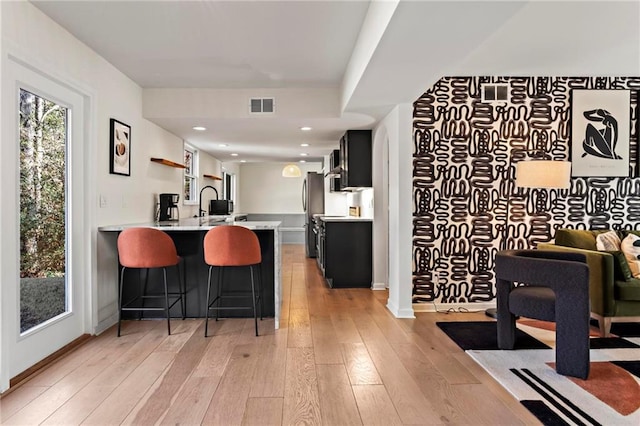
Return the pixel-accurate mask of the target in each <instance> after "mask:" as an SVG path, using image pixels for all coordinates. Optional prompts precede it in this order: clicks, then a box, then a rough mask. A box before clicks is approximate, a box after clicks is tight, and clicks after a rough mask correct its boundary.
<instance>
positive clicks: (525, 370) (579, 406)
mask: <svg viewBox="0 0 640 426" xmlns="http://www.w3.org/2000/svg"><path fill="white" fill-rule="evenodd" d="M518 328H519V329H520V330H521V331H523V332H525V333H527V334H530V335H532V336H534V337H535V338H536V339H538V340H540V341H542V342H544V343H546V344H548V345H549V346H551V347H553V346H554V343H555V342H554V338H555V332H554V330H553V326H549V325H548V324H546V325H545V324H540V323H538V322H533V321H531V322H528V321H521V322H520V323H519V324H518ZM594 334H595V333H594ZM466 352H467V353H468V354H469V355H470V356H471V357H472V358H473V359H474V360H475V361H476V362H477V363H478V364H480V365H481V366H482V367H483V368H484V369H485V370H487V371H488V372H489V374H491V375H492V376H493V377H494V378H495V379H496V380H497V381H498V382H500V384H501V385H502V386H504V387H505V388H506V389H507V390H508V391H509V392H510V393H511V394H512V395H514V396H515V397H516V398H517V399H518V400H520V401H521V403H522V404H523V405H525V406H526V407H527V408H528V409H529V410H530V411H531V412H532V413H533V414H534V415H535V416H536V417H537V418H538V419H539V420H540V421H541V422H542V423H543V424H545V425H635V426H637V425H640V337H624V338H622V337H613V338H609V339H601V338H597V337H595V336H594V337H592V339H591V352H590V357H591V371H590V374H589V378H588V379H587V380H580V379H576V378H571V377H566V376H561V375H559V374H557V373H556V371H555V368H554V367H555V365H554V361H555V350H554V349H518V350H513V351H507V350H478V349H468V350H466Z"/></svg>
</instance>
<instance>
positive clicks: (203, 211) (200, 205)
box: [198, 185, 218, 217]
mask: <svg viewBox="0 0 640 426" xmlns="http://www.w3.org/2000/svg"><path fill="white" fill-rule="evenodd" d="M207 188H211V189H213V190H214V191H215V193H216V200H218V190H217V189H215V188H214V187H213V186H211V185H207V186H203V187H202V189H201V190H200V196H199V197H198V201H199V204H198V216H199V217H203V216H204V214H205V213H206V210H202V192H203V191H204V190H205V189H207Z"/></svg>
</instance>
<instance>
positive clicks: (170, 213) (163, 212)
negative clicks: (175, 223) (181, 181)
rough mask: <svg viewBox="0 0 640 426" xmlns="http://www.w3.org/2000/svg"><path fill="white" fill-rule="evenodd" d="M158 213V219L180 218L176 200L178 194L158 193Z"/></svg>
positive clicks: (162, 220)
mask: <svg viewBox="0 0 640 426" xmlns="http://www.w3.org/2000/svg"><path fill="white" fill-rule="evenodd" d="M158 197H159V199H160V200H159V201H160V214H159V215H158V220H159V221H160V222H164V221H166V220H178V219H180V211H179V210H178V200H179V199H180V194H160V195H159V196H158Z"/></svg>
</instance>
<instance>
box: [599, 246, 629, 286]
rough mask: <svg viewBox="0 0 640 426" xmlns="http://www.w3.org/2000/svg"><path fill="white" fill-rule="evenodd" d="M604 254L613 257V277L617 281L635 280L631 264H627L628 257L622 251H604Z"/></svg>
mask: <svg viewBox="0 0 640 426" xmlns="http://www.w3.org/2000/svg"><path fill="white" fill-rule="evenodd" d="M604 253H610V254H611V255H612V256H613V275H614V278H615V279H616V280H620V281H628V280H631V279H633V274H632V273H631V268H629V262H627V257H626V256H625V254H624V253H623V252H622V251H620V250H612V251H604Z"/></svg>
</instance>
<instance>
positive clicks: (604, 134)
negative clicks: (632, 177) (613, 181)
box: [571, 89, 631, 177]
mask: <svg viewBox="0 0 640 426" xmlns="http://www.w3.org/2000/svg"><path fill="white" fill-rule="evenodd" d="M571 96H572V97H571V163H572V164H571V175H572V176H574V177H628V176H629V134H630V131H631V127H630V126H631V91H629V90H584V89H576V90H573V91H572V92H571Z"/></svg>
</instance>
